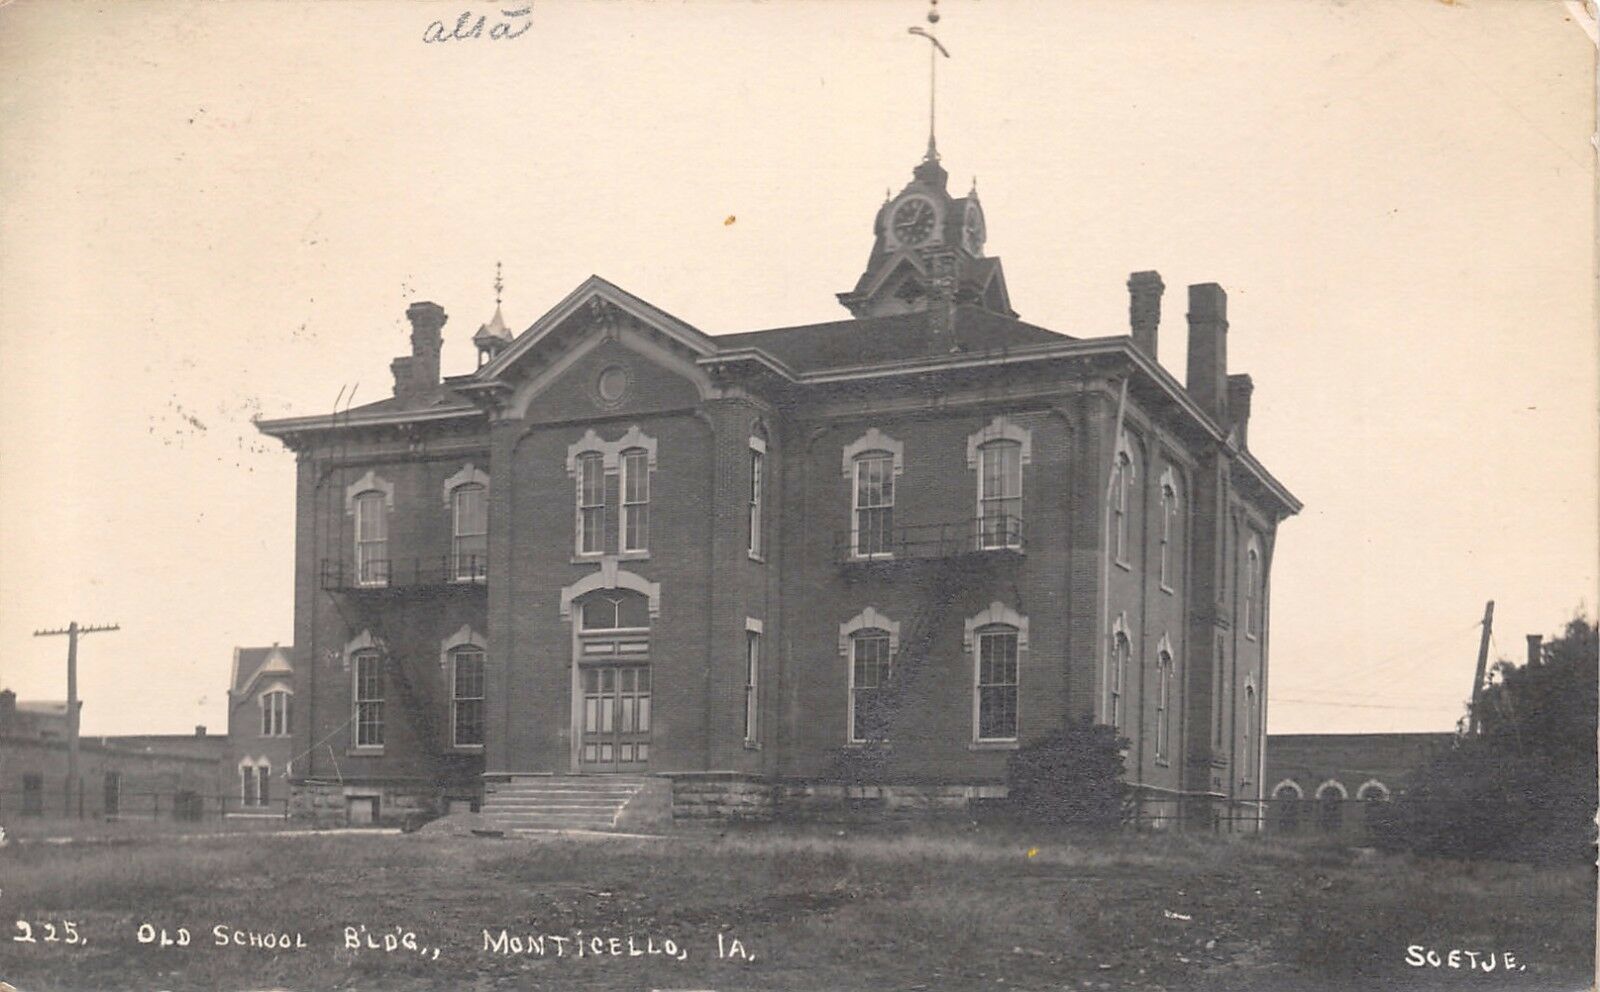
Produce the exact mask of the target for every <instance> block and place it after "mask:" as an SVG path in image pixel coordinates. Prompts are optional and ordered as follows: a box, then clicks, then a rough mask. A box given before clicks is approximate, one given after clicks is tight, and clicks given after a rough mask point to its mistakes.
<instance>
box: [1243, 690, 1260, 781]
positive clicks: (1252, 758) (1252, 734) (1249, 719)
mask: <svg viewBox="0 0 1600 992" xmlns="http://www.w3.org/2000/svg"><path fill="white" fill-rule="evenodd" d="M1257 715H1258V714H1257V713H1256V687H1255V686H1253V685H1250V684H1248V683H1246V685H1245V687H1244V750H1243V752H1242V754H1241V756H1240V759H1239V785H1240V788H1241V791H1243V792H1246V793H1248V792H1249V791H1250V787H1251V786H1252V785H1254V784H1255V781H1256V759H1257V757H1258V752H1259V750H1260V749H1259V747H1257V743H1258V742H1257V728H1258V727H1259V726H1260V723H1259V721H1258V720H1257Z"/></svg>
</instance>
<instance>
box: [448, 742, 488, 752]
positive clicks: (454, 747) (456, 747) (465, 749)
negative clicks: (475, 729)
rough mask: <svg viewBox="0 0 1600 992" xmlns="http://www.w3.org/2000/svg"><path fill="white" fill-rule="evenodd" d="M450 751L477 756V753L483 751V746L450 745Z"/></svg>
mask: <svg viewBox="0 0 1600 992" xmlns="http://www.w3.org/2000/svg"><path fill="white" fill-rule="evenodd" d="M450 750H452V751H459V752H461V753H463V754H478V753H480V752H482V751H483V745H482V744H452V745H450Z"/></svg>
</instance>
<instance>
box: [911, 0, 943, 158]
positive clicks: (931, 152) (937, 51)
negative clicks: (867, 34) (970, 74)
mask: <svg viewBox="0 0 1600 992" xmlns="http://www.w3.org/2000/svg"><path fill="white" fill-rule="evenodd" d="M928 23H929V24H930V25H933V24H938V23H939V0H928ZM906 31H907V33H909V34H914V35H916V36H917V37H919V38H926V39H928V41H929V43H931V44H932V45H933V47H932V48H930V49H929V50H928V152H927V154H926V155H924V156H923V161H925V162H937V161H939V146H938V143H937V142H936V141H935V140H934V130H935V127H934V125H935V123H936V122H937V120H938V114H937V110H938V92H939V56H940V55H943V56H944V57H945V58H949V57H950V53H949V52H948V51H946V50H945V47H944V46H943V45H941V44H939V39H938V38H935V37H934V36H933V32H932V31H929V30H928V29H926V28H920V27H913V28H907V29H906Z"/></svg>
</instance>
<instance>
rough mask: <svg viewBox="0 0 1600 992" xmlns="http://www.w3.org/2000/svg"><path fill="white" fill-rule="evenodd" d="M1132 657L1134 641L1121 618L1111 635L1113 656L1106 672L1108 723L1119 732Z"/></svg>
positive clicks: (1109, 660)
mask: <svg viewBox="0 0 1600 992" xmlns="http://www.w3.org/2000/svg"><path fill="white" fill-rule="evenodd" d="M1132 655H1133V641H1132V639H1130V638H1129V637H1128V631H1127V629H1126V627H1125V626H1124V621H1123V620H1122V618H1120V617H1119V618H1118V619H1117V625H1116V628H1115V629H1114V632H1113V633H1112V635H1111V656H1110V657H1109V658H1108V659H1107V671H1106V722H1107V723H1109V724H1111V725H1112V726H1113V727H1116V728H1117V729H1118V730H1121V729H1122V714H1123V710H1124V708H1125V705H1126V699H1125V696H1126V691H1127V684H1126V679H1127V677H1128V662H1129V660H1130V659H1131V658H1132Z"/></svg>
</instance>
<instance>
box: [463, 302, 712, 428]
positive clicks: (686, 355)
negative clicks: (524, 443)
mask: <svg viewBox="0 0 1600 992" xmlns="http://www.w3.org/2000/svg"><path fill="white" fill-rule="evenodd" d="M602 347H611V348H615V347H622V348H626V349H628V350H629V351H631V352H633V353H635V354H637V355H639V356H641V357H642V358H643V359H644V360H645V361H647V362H650V363H653V364H656V365H660V366H663V367H666V368H668V369H671V370H672V371H674V372H677V373H679V374H681V375H684V376H686V377H688V378H691V379H693V380H694V381H695V382H696V384H697V386H699V387H701V388H702V389H704V388H708V386H709V382H708V380H706V376H705V373H704V372H703V371H701V370H700V369H699V368H698V366H696V365H695V361H696V359H699V358H703V357H705V356H706V355H710V354H713V353H714V352H715V351H716V350H717V348H716V345H715V343H713V341H712V339H711V338H710V337H709V336H707V335H706V334H704V333H703V332H701V331H700V330H698V329H696V328H694V327H692V326H690V325H689V324H687V323H685V322H683V321H682V320H679V319H678V318H677V317H674V316H673V315H671V314H669V313H667V312H666V311H665V310H662V309H661V308H659V307H657V306H655V305H653V304H651V303H648V302H646V301H645V300H643V299H640V298H639V297H637V296H634V295H633V294H632V293H629V292H628V291H626V290H624V289H622V288H620V287H618V286H616V285H614V284H613V283H610V282H608V281H606V280H605V279H602V278H600V277H599V276H590V277H589V278H588V279H586V280H584V281H583V283H582V284H581V285H579V286H578V288H577V289H574V290H573V291H572V292H571V293H568V294H567V296H566V298H564V299H563V300H562V301H561V302H560V303H557V304H556V305H555V306H554V307H552V308H550V310H549V311H548V312H546V313H545V314H544V315H543V316H542V317H540V318H539V319H538V320H536V321H534V322H533V324H532V325H530V326H529V327H528V329H527V330H525V331H523V332H522V333H521V334H518V335H517V336H516V338H515V339H514V340H513V341H512V342H511V343H510V344H509V345H508V346H507V347H506V349H505V350H504V351H502V352H501V353H500V354H499V355H498V356H496V357H495V358H494V360H493V361H490V362H489V363H487V364H486V365H484V366H483V367H482V368H480V369H479V370H478V371H477V372H476V373H474V374H473V375H472V376H469V377H466V378H465V379H462V380H460V381H453V382H452V383H451V385H452V387H453V388H455V389H456V390H457V391H458V392H460V393H462V394H464V395H466V396H469V397H471V398H473V399H474V400H475V401H477V402H480V403H483V404H484V405H488V406H492V407H496V408H500V409H503V410H507V411H509V412H510V413H511V414H513V415H518V416H520V415H521V414H522V413H523V412H524V411H526V410H527V407H528V404H529V402H530V401H531V400H532V398H533V396H535V395H537V394H538V393H540V392H541V391H543V390H544V389H545V388H547V387H548V386H549V385H551V384H552V383H553V382H554V381H555V380H556V379H558V378H559V377H560V376H561V374H562V373H563V372H565V371H566V370H567V369H569V368H571V367H573V366H574V365H575V364H576V363H578V362H579V361H580V360H581V359H583V358H584V356H586V355H588V354H590V353H591V352H594V351H595V350H596V349H600V348H602Z"/></svg>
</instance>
